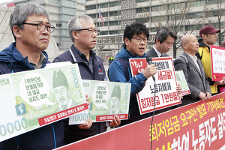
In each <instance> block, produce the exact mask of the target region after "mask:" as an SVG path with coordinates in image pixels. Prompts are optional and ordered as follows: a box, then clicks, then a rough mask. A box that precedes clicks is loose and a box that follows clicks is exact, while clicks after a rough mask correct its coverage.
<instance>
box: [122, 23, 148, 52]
mask: <svg viewBox="0 0 225 150" xmlns="http://www.w3.org/2000/svg"><path fill="white" fill-rule="evenodd" d="M142 33H143V34H145V35H146V36H147V39H149V29H148V28H147V27H146V26H145V25H144V24H143V23H141V22H134V23H132V24H130V25H126V28H125V30H124V35H123V40H124V39H125V38H128V39H129V40H130V41H131V38H132V37H133V36H134V35H135V34H137V35H141V34H142ZM123 47H124V48H126V44H125V41H124V43H123Z"/></svg>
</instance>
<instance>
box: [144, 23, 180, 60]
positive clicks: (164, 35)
mask: <svg viewBox="0 0 225 150" xmlns="http://www.w3.org/2000/svg"><path fill="white" fill-rule="evenodd" d="M176 39H177V35H176V33H175V32H174V31H173V30H172V29H170V28H169V27H167V26H162V27H160V28H159V29H158V30H157V33H156V36H155V45H154V46H153V47H152V48H151V49H150V50H149V51H147V52H146V57H169V55H168V54H167V53H168V52H169V50H170V49H171V47H172V46H173V43H174V41H175V40H176Z"/></svg>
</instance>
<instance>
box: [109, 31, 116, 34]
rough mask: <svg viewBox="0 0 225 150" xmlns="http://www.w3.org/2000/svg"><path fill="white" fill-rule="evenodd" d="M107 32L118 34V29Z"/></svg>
mask: <svg viewBox="0 0 225 150" xmlns="http://www.w3.org/2000/svg"><path fill="white" fill-rule="evenodd" d="M109 34H118V30H112V31H109Z"/></svg>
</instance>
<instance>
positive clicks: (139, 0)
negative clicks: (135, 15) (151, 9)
mask: <svg viewBox="0 0 225 150" xmlns="http://www.w3.org/2000/svg"><path fill="white" fill-rule="evenodd" d="M148 1H149V0H136V3H140V2H148Z"/></svg>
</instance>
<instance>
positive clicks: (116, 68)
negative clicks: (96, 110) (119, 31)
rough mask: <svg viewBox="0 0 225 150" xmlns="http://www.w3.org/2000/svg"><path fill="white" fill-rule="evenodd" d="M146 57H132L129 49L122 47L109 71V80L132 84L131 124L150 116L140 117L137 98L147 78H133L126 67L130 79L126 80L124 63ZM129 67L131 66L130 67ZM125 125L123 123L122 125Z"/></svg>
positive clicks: (141, 75)
mask: <svg viewBox="0 0 225 150" xmlns="http://www.w3.org/2000/svg"><path fill="white" fill-rule="evenodd" d="M145 57H146V55H145V54H144V55H143V56H137V55H132V54H131V53H130V52H129V51H128V50H127V49H125V48H124V47H122V49H121V50H120V51H119V52H118V53H117V54H116V57H115V59H114V61H113V62H112V63H111V64H110V66H109V70H108V76H109V80H110V81H113V82H127V83H131V98H130V107H129V115H130V118H129V120H130V122H133V121H137V120H140V119H143V118H146V117H148V116H149V114H144V115H140V112H139V108H138V102H137V98H136V94H137V93H138V92H140V91H141V90H142V89H143V87H144V86H145V81H146V80H147V78H146V77H145V76H144V75H143V74H142V73H140V74H138V75H135V76H134V77H132V76H131V71H130V68H129V67H126V69H128V72H129V78H128V80H127V79H126V75H125V74H126V73H125V72H126V70H124V67H123V65H124V64H123V65H122V64H121V62H122V63H129V58H145ZM118 58H120V59H123V60H125V61H121V62H119V61H118V60H117V59H118ZM128 66H129V65H128ZM121 124H122V125H123V123H121Z"/></svg>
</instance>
